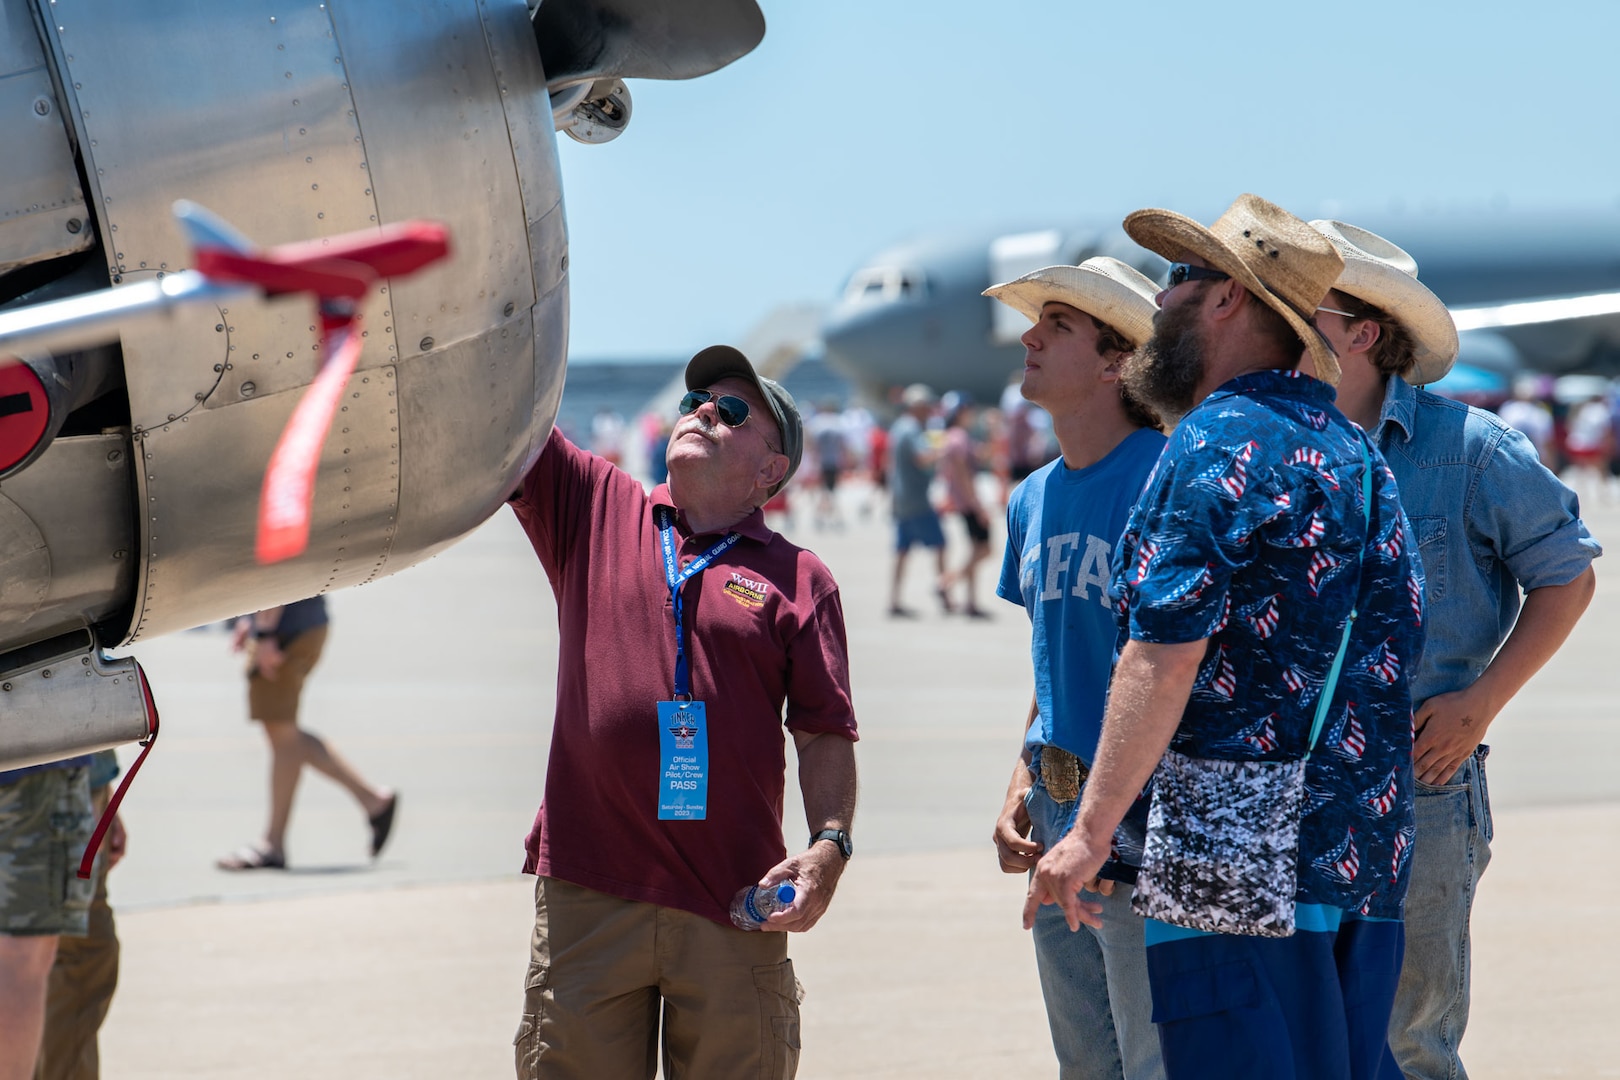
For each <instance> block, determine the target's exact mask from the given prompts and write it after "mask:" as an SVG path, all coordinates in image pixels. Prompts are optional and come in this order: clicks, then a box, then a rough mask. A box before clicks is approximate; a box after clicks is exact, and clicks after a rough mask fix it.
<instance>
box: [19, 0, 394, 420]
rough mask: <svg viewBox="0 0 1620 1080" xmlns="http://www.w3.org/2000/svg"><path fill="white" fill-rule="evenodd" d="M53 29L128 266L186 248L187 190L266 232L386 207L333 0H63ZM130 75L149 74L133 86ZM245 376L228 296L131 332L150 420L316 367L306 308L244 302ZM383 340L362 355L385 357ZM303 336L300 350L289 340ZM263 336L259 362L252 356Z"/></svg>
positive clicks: (119, 275) (266, 387)
mask: <svg viewBox="0 0 1620 1080" xmlns="http://www.w3.org/2000/svg"><path fill="white" fill-rule="evenodd" d="M49 14H50V16H51V17H53V18H54V19H55V22H56V26H57V35H56V44H57V46H58V48H59V50H60V55H61V58H62V61H63V63H64V64H65V71H66V75H67V77H66V78H65V79H64V82H71V86H72V94H73V97H74V99H75V102H74V107H75V110H76V111H75V114H74V119H75V122H76V124H77V126H78V129H79V133H80V143H81V146H83V147H85V148H86V149H87V150H88V157H89V158H90V160H91V163H93V165H94V168H93V170H90V179H91V184H92V187H93V189H94V195H95V198H96V202H97V210H98V216H99V219H100V223H101V226H102V236H103V239H104V246H105V248H106V254H107V258H108V273H109V275H110V277H111V279H112V281H113V282H114V283H123V282H126V281H136V280H140V279H142V278H146V277H154V276H156V275H157V274H159V273H162V272H166V271H170V270H178V269H181V268H183V267H185V266H186V265H187V264H188V261H189V257H190V253H189V250H188V248H187V246H186V243H185V240H184V238H183V237H182V235H181V233H180V230H179V228H178V226H177V225H176V224H175V221H174V218H173V215H172V214H171V213H170V206H171V204H172V203H173V202H174V200H175V199H176V198H180V197H187V198H191V199H193V200H194V201H196V202H199V203H202V204H203V205H205V206H207V207H208V208H209V209H210V210H212V211H214V212H216V213H218V214H220V215H222V216H223V217H224V218H225V219H226V220H228V221H230V222H231V223H232V224H233V225H235V226H236V227H237V228H238V229H240V230H241V231H243V232H244V233H245V234H246V235H248V236H250V237H252V238H253V240H254V241H255V242H256V243H259V244H263V245H269V244H278V243H285V242H288V241H293V240H303V239H307V238H309V237H314V236H322V235H330V234H333V233H339V232H346V231H352V230H355V229H360V228H364V227H365V226H367V225H370V224H375V223H376V221H377V218H376V213H377V211H376V206H375V204H374V201H373V200H372V198H371V193H370V187H371V181H370V178H369V176H368V174H367V172H366V170H365V168H364V164H365V154H364V151H363V148H362V146H361V143H360V128H359V122H358V120H357V118H356V115H355V110H354V103H353V99H352V97H351V96H350V93H349V89H348V83H347V75H346V73H345V71H344V67H343V63H342V56H341V53H340V51H339V49H338V45H337V40H336V34H335V32H334V30H333V28H332V23H331V19H330V18H329V17H328V13H327V11H326V10H325V5H316V4H303V5H296V6H291V7H289V6H288V5H283V4H268V3H251V2H244V3H236V2H233V3H229V4H215V5H209V6H208V7H207V9H206V14H203V13H201V12H200V11H199V9H198V8H196V7H194V6H193V5H191V4H170V3H133V4H132V3H120V2H118V0H57V2H55V3H52V4H50V5H49ZM132 88H139V89H138V92H135V93H132ZM230 314H231V315H232V316H233V318H232V319H231V320H230V325H234V326H235V328H236V333H235V334H234V335H233V336H235V338H236V339H237V342H238V348H237V349H236V350H235V358H236V359H239V360H240V361H241V363H240V364H238V365H237V368H236V374H237V378H236V379H234V380H231V381H221V380H220V379H219V375H220V374H221V373H222V372H221V371H217V370H216V367H215V365H218V364H222V363H223V362H224V359H225V352H226V351H227V342H226V341H225V340H224V338H223V336H222V335H223V334H224V333H225V331H223V330H221V331H216V330H215V327H216V326H220V325H221V324H222V323H226V321H227V320H225V319H224V318H223V316H222V314H221V313H219V312H208V311H197V310H193V311H189V312H184V313H180V314H178V315H177V316H176V319H175V321H174V322H173V323H172V324H170V325H162V324H150V325H146V326H139V327H134V328H132V329H131V330H130V331H129V332H128V333H126V334H125V335H124V355H125V361H126V366H127V368H128V371H129V394H130V407H131V416H132V419H133V421H134V423H135V426H136V427H137V428H152V427H155V426H158V425H161V424H163V423H166V422H167V421H168V419H169V418H170V417H171V416H173V417H178V416H183V415H185V414H186V413H187V412H189V411H190V410H192V409H193V408H196V407H197V405H198V404H199V403H200V402H201V401H203V400H204V399H206V398H207V397H208V396H209V395H210V394H213V393H214V392H215V388H216V384H217V385H218V387H219V389H220V391H222V392H223V393H224V398H223V401H224V403H227V404H228V403H231V402H234V401H236V400H240V398H239V397H238V396H237V391H238V390H239V388H240V386H241V385H242V384H243V383H252V384H253V385H254V386H255V387H257V388H258V392H260V393H274V392H276V391H277V390H282V389H288V388H291V387H294V386H301V385H304V384H306V383H308V381H309V378H310V375H311V368H312V363H311V361H312V358H313V353H312V352H311V351H310V350H311V346H312V345H313V335H312V334H310V333H309V332H308V331H307V330H306V329H305V328H306V327H307V326H308V325H309V323H310V321H311V320H310V318H309V310H308V304H307V302H306V303H305V304H304V305H303V307H302V308H299V309H298V310H297V311H296V312H294V313H291V314H290V317H289V312H288V311H287V310H286V308H285V307H284V306H278V307H277V309H276V310H275V311H273V312H272V311H265V310H263V309H261V308H259V307H258V306H257V305H241V306H239V307H238V308H237V310H235V311H232V312H230ZM373 340H378V342H379V346H380V347H378V348H374V349H372V350H371V355H369V356H367V357H365V358H363V361H362V362H363V363H367V362H369V363H372V364H379V363H387V362H388V359H387V355H386V353H387V349H386V346H385V345H382V344H381V341H380V339H378V338H377V336H376V335H373ZM288 352H292V353H293V354H294V356H293V357H292V358H288V357H287V356H286V355H285V354H286V353H288ZM254 353H257V354H258V355H259V358H260V359H259V360H258V361H252V360H250V359H248V358H249V357H251V356H252V355H253V354H254Z"/></svg>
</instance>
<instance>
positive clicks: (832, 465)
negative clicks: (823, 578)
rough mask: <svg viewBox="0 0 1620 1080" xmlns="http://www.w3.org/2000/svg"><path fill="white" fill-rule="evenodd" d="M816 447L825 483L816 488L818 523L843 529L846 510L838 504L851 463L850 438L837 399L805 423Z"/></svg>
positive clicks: (825, 404)
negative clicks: (841, 487) (840, 487)
mask: <svg viewBox="0 0 1620 1080" xmlns="http://www.w3.org/2000/svg"><path fill="white" fill-rule="evenodd" d="M805 427H806V430H807V433H808V434H809V436H810V446H811V449H813V450H814V451H815V455H816V468H817V469H818V470H819V471H820V473H821V485H820V487H819V488H818V489H817V491H816V511H815V517H814V519H813V520H814V522H815V527H816V528H818V529H822V528H833V529H842V528H843V527H844V512H843V510H842V509H840V507H839V505H838V481H839V479H840V478H841V477H842V476H843V474H844V469H845V468H846V467H847V466H848V464H849V439H848V435H847V433H846V430H845V426H844V415H843V413H842V412H840V411H839V409H838V402H837V401H823V402H822V403H821V404H820V405H817V406H816V411H815V415H813V416H811V417H810V422H809V423H808V424H806V425H805Z"/></svg>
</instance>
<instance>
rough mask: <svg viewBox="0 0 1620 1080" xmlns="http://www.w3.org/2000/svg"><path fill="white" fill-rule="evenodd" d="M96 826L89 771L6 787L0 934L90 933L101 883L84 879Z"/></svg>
mask: <svg viewBox="0 0 1620 1080" xmlns="http://www.w3.org/2000/svg"><path fill="white" fill-rule="evenodd" d="M95 828H96V812H95V807H94V806H93V804H92V803H91V800H90V770H89V769H88V768H87V767H84V766H79V767H77V768H71V769H45V770H44V771H42V772H36V773H29V774H28V775H27V776H24V777H22V778H21V779H18V780H14V781H12V782H11V783H9V784H0V934H13V935H17V936H24V935H30V934H71V935H73V936H75V937H83V936H84V934H85V933H87V932H88V930H89V926H90V898H91V896H92V894H93V893H94V892H95V880H94V877H93V876H92V878H91V880H88V881H81V880H79V876H78V874H79V860H80V859H82V858H84V849H85V847H86V846H87V845H88V844H89V843H90V834H91V833H92V832H94V831H95Z"/></svg>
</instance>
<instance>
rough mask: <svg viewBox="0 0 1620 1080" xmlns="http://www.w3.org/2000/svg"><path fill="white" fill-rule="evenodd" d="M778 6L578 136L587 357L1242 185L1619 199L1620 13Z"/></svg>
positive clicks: (673, 341) (1386, 6)
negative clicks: (679, 78)
mask: <svg viewBox="0 0 1620 1080" xmlns="http://www.w3.org/2000/svg"><path fill="white" fill-rule="evenodd" d="M761 7H762V8H763V9H764V11H765V18H766V25H767V29H766V33H765V40H764V41H763V42H762V43H761V45H760V46H759V48H758V49H756V50H754V52H752V53H750V54H749V55H748V56H746V57H744V58H742V59H741V60H739V61H738V62H736V63H735V64H733V65H731V66H730V67H728V68H726V69H724V70H722V71H720V72H717V73H716V74H714V75H710V76H707V77H705V78H702V79H698V80H694V81H692V82H684V83H659V82H647V81H639V80H638V81H635V82H633V83H632V84H631V93H632V95H633V98H634V115H633V119H632V121H631V124H630V127H629V130H628V131H627V132H626V133H625V134H624V135H623V136H621V137H620V138H619V139H618V140H617V141H616V142H613V143H610V144H608V145H605V146H580V145H578V144H576V143H574V142H573V141H572V140H570V139H568V138H566V137H563V136H559V137H558V146H559V148H560V154H561V157H562V169H563V181H564V199H565V202H566V204H567V208H568V222H569V230H570V236H571V241H570V243H571V255H570V269H571V272H572V281H573V319H572V334H571V337H572V347H571V350H570V351H571V354H572V355H573V356H574V357H576V358H582V359H590V358H598V357H604V356H645V357H669V356H680V355H688V354H690V353H691V352H693V351H695V350H696V349H698V348H700V347H702V346H704V345H707V344H710V343H712V342H716V341H737V340H739V339H741V338H742V337H743V336H744V335H745V334H746V332H747V330H748V329H749V327H750V326H752V325H753V324H754V322H755V321H756V320H758V319H759V318H761V317H762V316H764V315H765V314H766V312H768V311H769V310H770V309H771V308H772V307H774V306H776V305H777V304H781V303H789V302H802V301H813V302H826V301H830V300H831V299H833V298H834V297H835V296H836V294H837V292H838V290H839V289H840V287H841V286H842V284H843V282H844V279H845V277H846V276H847V275H848V274H849V272H850V271H851V270H853V269H855V268H856V267H857V266H859V265H860V264H861V262H862V260H864V259H865V257H866V256H868V255H870V254H872V253H873V252H875V251H877V250H879V249H881V248H883V247H885V246H887V245H888V244H890V243H892V242H893V241H895V240H897V239H900V238H903V237H906V236H910V235H915V234H917V233H928V232H949V231H952V230H958V229H963V228H965V227H969V226H971V227H983V226H1003V225H1005V226H1007V227H1009V228H1026V227H1030V226H1041V225H1045V224H1061V223H1064V222H1070V221H1075V220H1086V219H1091V218H1095V217H1098V216H1106V217H1111V218H1117V217H1120V216H1123V214H1124V213H1126V212H1128V211H1130V210H1133V209H1136V208H1137V207H1141V206H1167V207H1171V208H1173V209H1177V210H1181V211H1183V212H1185V213H1189V214H1192V215H1194V216H1196V217H1200V218H1203V219H1205V220H1207V219H1208V218H1210V217H1213V216H1214V215H1215V214H1218V213H1219V212H1220V210H1221V209H1222V208H1223V207H1224V206H1225V205H1226V204H1227V203H1228V202H1230V200H1231V199H1232V198H1233V197H1234V196H1236V195H1237V194H1239V193H1240V192H1243V191H1254V192H1257V193H1259V194H1261V195H1264V196H1266V197H1267V198H1270V199H1273V200H1275V201H1276V202H1279V203H1281V204H1282V205H1284V206H1286V207H1288V208H1289V209H1291V210H1294V211H1295V212H1297V213H1300V214H1302V216H1306V217H1309V216H1313V215H1316V214H1319V213H1324V212H1332V213H1345V214H1350V213H1353V211H1354V210H1355V209H1356V208H1376V209H1378V210H1386V209H1390V208H1393V207H1403V208H1405V210H1406V211H1407V212H1409V213H1413V214H1419V213H1427V212H1431V211H1433V210H1443V209H1446V208H1465V207H1480V206H1487V205H1496V206H1500V205H1504V204H1505V205H1506V206H1508V207H1527V208H1528V207H1545V206H1606V207H1613V206H1615V205H1617V204H1620V64H1617V63H1616V61H1615V58H1614V49H1615V45H1616V42H1617V41H1620V3H1617V2H1616V0H1544V2H1538V3H1529V4H1526V3H1504V2H1477V3H1460V2H1451V0H1447V2H1437V0H1364V2H1361V3H1357V4H1341V5H1320V6H1318V5H1309V4H1304V3H1299V2H1293V3H1285V2H1271V0H1267V2H1254V3H1247V4H1230V3H1226V4H1221V3H1211V2H1208V0H1203V2H1182V0H1174V2H1165V3H1103V2H1098V0H1085V2H1064V3H1057V2H1052V3H1034V2H1018V0H995V2H985V0H980V2H977V3H971V4H970V3H965V2H956V0H931V2H928V3H921V2H908V3H901V2H898V0H895V2H885V0H765V2H764V3H762V4H761ZM1244 11H1246V12H1247V13H1246V14H1242V16H1241V17H1239V15H1240V12H1244ZM1617 257H1620V254H1617Z"/></svg>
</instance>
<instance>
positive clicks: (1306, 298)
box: [1125, 195, 1344, 385]
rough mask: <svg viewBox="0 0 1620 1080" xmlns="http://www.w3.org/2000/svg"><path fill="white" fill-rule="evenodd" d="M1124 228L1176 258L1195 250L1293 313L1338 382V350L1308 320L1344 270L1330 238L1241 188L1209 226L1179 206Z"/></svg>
mask: <svg viewBox="0 0 1620 1080" xmlns="http://www.w3.org/2000/svg"><path fill="white" fill-rule="evenodd" d="M1125 231H1126V233H1128V234H1129V235H1130V238H1131V239H1132V240H1135V241H1136V242H1137V243H1138V244H1141V245H1142V246H1143V247H1145V248H1147V249H1148V250H1149V251H1153V252H1157V253H1158V254H1160V255H1163V256H1164V257H1165V258H1167V259H1169V260H1170V261H1171V262H1182V261H1185V260H1186V259H1187V258H1188V257H1189V256H1191V257H1193V258H1196V259H1202V260H1203V261H1204V262H1206V263H1208V264H1209V265H1210V267H1211V269H1215V270H1220V271H1222V272H1223V273H1227V274H1231V275H1232V279H1233V280H1234V281H1236V282H1237V283H1238V284H1239V285H1242V286H1243V287H1244V288H1245V289H1248V290H1249V291H1250V292H1251V293H1253V294H1254V295H1255V296H1256V297H1258V298H1259V299H1260V300H1261V301H1263V302H1264V303H1265V304H1266V305H1267V306H1268V307H1270V308H1272V309H1273V310H1275V311H1276V312H1277V313H1278V314H1279V315H1281V316H1282V317H1283V318H1284V319H1287V320H1288V325H1289V326H1292V327H1293V328H1294V332H1295V333H1297V334H1298V335H1299V339H1300V340H1301V341H1303V342H1304V343H1305V349H1306V351H1308V352H1309V353H1310V354H1311V359H1313V360H1315V361H1316V373H1317V377H1318V378H1320V379H1322V380H1323V381H1324V382H1328V383H1332V384H1334V385H1338V382H1339V360H1338V357H1337V356H1335V355H1334V352H1333V347H1332V346H1331V345H1329V344H1328V342H1327V339H1326V338H1324V337H1323V336H1322V333H1321V331H1319V330H1318V329H1316V326H1315V324H1314V323H1312V322H1311V320H1312V318H1314V317H1315V314H1316V309H1317V307H1319V306H1320V305H1321V303H1322V300H1323V298H1324V297H1326V296H1327V294H1328V290H1329V289H1331V288H1333V284H1334V282H1336V281H1338V280H1339V275H1340V274H1341V273H1342V272H1343V271H1344V260H1343V259H1342V258H1341V257H1340V256H1339V253H1338V251H1337V250H1336V249H1335V248H1334V247H1333V245H1332V244H1330V243H1328V240H1327V237H1325V236H1323V235H1322V234H1321V233H1319V232H1317V231H1316V230H1315V229H1313V228H1311V227H1310V226H1309V225H1307V224H1305V223H1304V222H1303V221H1301V220H1299V218H1297V217H1295V216H1294V215H1293V214H1290V213H1289V212H1288V211H1286V210H1284V209H1283V208H1282V207H1280V206H1277V205H1275V204H1274V203H1269V202H1267V201H1266V200H1264V199H1262V198H1260V196H1258V195H1239V196H1238V199H1237V201H1236V202H1234V203H1233V204H1232V205H1231V206H1229V207H1227V210H1226V213H1224V214H1222V215H1221V216H1220V217H1219V218H1217V219H1216V221H1215V224H1214V225H1211V226H1210V227H1209V228H1207V229H1206V228H1205V227H1204V226H1202V225H1200V224H1198V222H1196V221H1194V220H1193V219H1192V218H1189V217H1184V216H1183V215H1181V214H1177V213H1175V212H1174V211H1170V210H1138V211H1137V212H1136V213H1134V214H1132V215H1131V216H1130V217H1127V218H1126V219H1125Z"/></svg>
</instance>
